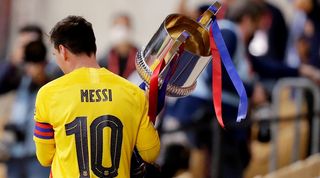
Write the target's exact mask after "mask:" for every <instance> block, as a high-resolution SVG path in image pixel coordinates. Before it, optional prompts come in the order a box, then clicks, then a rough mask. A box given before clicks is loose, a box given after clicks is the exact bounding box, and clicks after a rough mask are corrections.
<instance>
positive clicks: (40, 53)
mask: <svg viewBox="0 0 320 178" xmlns="http://www.w3.org/2000/svg"><path fill="white" fill-rule="evenodd" d="M46 52H47V50H46V47H45V45H44V44H43V42H42V41H40V40H37V41H33V42H30V43H28V44H26V45H25V47H24V53H23V54H22V56H23V57H22V58H23V65H22V64H20V65H21V66H23V69H24V74H25V75H23V76H22V79H21V82H20V83H19V86H18V89H17V96H16V99H15V101H14V103H13V107H12V111H11V117H10V119H9V122H8V123H7V125H6V126H5V137H4V138H2V142H4V143H6V144H7V146H8V150H7V152H8V154H9V155H8V157H9V159H8V160H7V162H6V164H7V170H8V171H7V172H8V177H9V178H22V177H23V178H44V177H48V176H49V173H50V169H49V168H44V167H42V166H41V165H40V164H39V162H38V160H37V158H36V150H35V145H34V142H33V130H34V122H33V119H32V118H33V114H34V110H35V108H34V104H35V99H36V94H37V92H38V90H39V89H40V87H41V86H43V85H44V84H46V83H47V82H48V81H49V78H48V76H47V75H46V72H45V68H46V65H47V61H46Z"/></svg>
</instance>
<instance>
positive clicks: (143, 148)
mask: <svg viewBox="0 0 320 178" xmlns="http://www.w3.org/2000/svg"><path fill="white" fill-rule="evenodd" d="M142 102H143V103H142V106H143V108H142V109H143V112H142V118H141V123H140V128H139V132H138V136H137V143H136V147H137V149H138V151H139V154H140V156H141V157H142V159H143V160H144V161H146V162H148V163H152V162H154V161H156V159H157V157H158V155H159V152H160V139H159V136H158V132H157V130H156V129H155V128H154V126H153V124H152V122H150V120H149V117H148V103H147V101H146V99H145V97H144V96H143V99H142Z"/></svg>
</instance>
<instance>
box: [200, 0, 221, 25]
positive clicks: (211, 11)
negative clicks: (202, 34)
mask: <svg viewBox="0 0 320 178" xmlns="http://www.w3.org/2000/svg"><path fill="white" fill-rule="evenodd" d="M220 8H221V3H219V2H218V1H216V2H214V3H213V4H212V5H211V6H210V7H209V8H208V9H207V10H206V11H205V12H204V13H203V14H202V15H201V16H200V19H198V22H199V23H200V24H201V25H203V26H204V27H206V29H208V28H209V26H210V24H211V23H212V19H211V17H212V16H215V15H216V14H217V12H218V11H219V9H220Z"/></svg>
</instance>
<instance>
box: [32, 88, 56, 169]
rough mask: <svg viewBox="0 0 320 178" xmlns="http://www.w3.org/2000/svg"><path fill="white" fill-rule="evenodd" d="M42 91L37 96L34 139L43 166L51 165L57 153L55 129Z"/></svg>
mask: <svg viewBox="0 0 320 178" xmlns="http://www.w3.org/2000/svg"><path fill="white" fill-rule="evenodd" d="M41 91H42V90H39V92H38V95H37V98H36V105H35V113H34V121H35V128H34V135H33V140H34V142H35V145H36V154H37V158H38V160H39V162H40V163H41V165H43V166H50V165H51V162H52V159H53V156H54V153H55V141H54V129H53V127H52V125H51V124H50V122H49V118H48V117H47V114H46V112H47V108H46V107H45V100H43V98H45V97H44V96H43V93H42V92H41Z"/></svg>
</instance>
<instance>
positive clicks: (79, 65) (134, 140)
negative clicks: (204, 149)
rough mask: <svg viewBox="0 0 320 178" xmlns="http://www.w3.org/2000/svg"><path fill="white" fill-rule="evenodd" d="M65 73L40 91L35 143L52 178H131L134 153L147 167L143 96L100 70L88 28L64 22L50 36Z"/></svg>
mask: <svg viewBox="0 0 320 178" xmlns="http://www.w3.org/2000/svg"><path fill="white" fill-rule="evenodd" d="M50 38H51V41H52V43H53V45H54V54H55V56H56V59H57V64H58V65H59V67H60V68H61V69H62V71H63V72H64V73H65V75H64V76H62V77H61V78H58V79H56V80H54V81H52V82H50V83H48V84H47V85H45V86H44V87H42V88H41V89H40V91H39V92H38V95H37V99H36V110H35V117H34V119H35V121H36V127H35V132H34V141H35V143H36V151H37V157H38V160H39V162H40V163H41V164H42V165H43V166H50V165H51V173H52V177H91V178H92V177H120V178H122V177H123V178H124V177H130V161H131V156H132V152H133V149H134V147H136V148H137V150H138V152H139V154H140V155H141V157H142V158H143V159H144V161H146V162H154V161H155V159H156V158H157V156H158V154H159V149H160V143H159V137H158V134H157V131H156V130H155V129H154V127H153V125H152V123H151V122H150V121H149V118H148V116H147V113H148V112H147V111H148V103H147V99H146V96H145V94H144V93H143V91H142V90H140V89H139V88H138V87H136V86H134V85H133V84H130V83H129V82H128V81H126V80H125V79H123V78H121V77H119V76H117V75H115V74H113V73H111V72H110V71H108V70H107V69H104V68H100V67H99V65H98V64H97V61H96V44H95V36H94V33H93V29H92V25H91V23H89V22H87V21H86V20H85V19H83V18H82V17H79V16H68V17H67V18H65V19H63V20H62V21H60V22H58V23H57V24H56V25H55V26H54V28H53V29H52V31H51V37H50Z"/></svg>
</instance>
